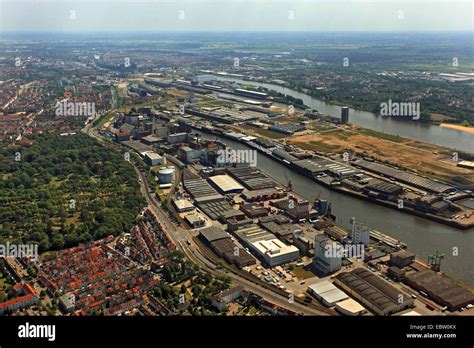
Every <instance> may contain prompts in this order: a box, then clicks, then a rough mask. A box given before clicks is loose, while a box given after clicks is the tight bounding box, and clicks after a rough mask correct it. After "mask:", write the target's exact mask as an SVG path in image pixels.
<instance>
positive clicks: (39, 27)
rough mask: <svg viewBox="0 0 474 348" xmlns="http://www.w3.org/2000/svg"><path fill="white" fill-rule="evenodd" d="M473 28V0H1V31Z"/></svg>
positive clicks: (373, 30)
mask: <svg viewBox="0 0 474 348" xmlns="http://www.w3.org/2000/svg"><path fill="white" fill-rule="evenodd" d="M473 30H474V1H472V0H0V32H11V31H15V32H16V31H26V32H31V31H33V32H160V31H171V32H175V31H215V32H226V31H250V32H251V31H329V32H334V31H342V32H348V31H349V32H350V31H371V32H379V31H380V32H383V31H388V32H394V31H395V32H396V31H473Z"/></svg>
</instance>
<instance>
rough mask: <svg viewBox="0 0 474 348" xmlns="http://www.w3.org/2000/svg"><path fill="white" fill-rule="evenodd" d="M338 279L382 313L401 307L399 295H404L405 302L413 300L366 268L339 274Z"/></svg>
mask: <svg viewBox="0 0 474 348" xmlns="http://www.w3.org/2000/svg"><path fill="white" fill-rule="evenodd" d="M336 279H338V280H339V281H340V282H341V283H343V284H345V285H346V286H347V287H349V288H351V289H352V290H353V291H354V292H356V293H358V294H359V295H360V296H361V297H363V298H364V299H365V300H366V301H368V302H370V303H371V304H372V305H373V306H374V307H377V308H378V309H379V310H380V311H385V310H386V309H388V308H389V307H391V306H392V305H400V304H401V303H399V295H402V297H401V298H402V299H403V302H406V301H409V300H411V297H410V296H408V294H406V293H404V292H402V291H400V290H397V289H396V288H395V287H393V286H392V285H390V284H389V283H387V282H386V281H384V280H382V279H381V278H380V277H378V276H376V275H375V274H373V273H372V272H370V271H368V270H366V269H364V268H356V269H354V270H353V271H351V272H344V273H339V274H338V275H337V276H336Z"/></svg>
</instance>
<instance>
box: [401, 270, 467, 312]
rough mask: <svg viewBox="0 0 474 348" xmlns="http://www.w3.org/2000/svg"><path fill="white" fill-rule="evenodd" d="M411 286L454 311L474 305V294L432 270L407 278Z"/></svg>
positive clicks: (410, 275)
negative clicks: (470, 304) (467, 305)
mask: <svg viewBox="0 0 474 348" xmlns="http://www.w3.org/2000/svg"><path fill="white" fill-rule="evenodd" d="M406 278H407V280H408V281H409V282H410V285H412V286H414V287H415V288H417V289H420V290H423V291H424V292H426V293H428V294H429V295H430V296H432V297H434V298H435V300H438V301H439V302H441V303H443V304H445V305H447V306H449V307H450V308H452V309H455V308H458V307H460V306H463V305H465V304H468V303H474V293H472V292H471V291H469V290H468V289H466V288H463V287H461V286H459V285H456V284H454V283H452V282H451V280H449V279H448V278H446V277H443V276H441V275H439V274H438V273H436V272H435V271H433V270H431V269H426V270H424V271H420V272H415V273H413V274H409V275H407V276H406Z"/></svg>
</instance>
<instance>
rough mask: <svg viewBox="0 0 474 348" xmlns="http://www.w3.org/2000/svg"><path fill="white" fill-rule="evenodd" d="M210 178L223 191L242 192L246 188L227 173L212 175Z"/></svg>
mask: <svg viewBox="0 0 474 348" xmlns="http://www.w3.org/2000/svg"><path fill="white" fill-rule="evenodd" d="M209 180H210V181H211V182H212V183H214V185H215V186H216V187H217V188H218V189H219V190H220V191H221V192H223V193H231V192H238V191H240V192H242V191H243V190H244V187H243V186H242V185H240V184H239V183H238V182H237V181H235V180H234V179H232V178H231V177H230V176H229V175H226V174H223V175H215V176H211V177H210V178H209Z"/></svg>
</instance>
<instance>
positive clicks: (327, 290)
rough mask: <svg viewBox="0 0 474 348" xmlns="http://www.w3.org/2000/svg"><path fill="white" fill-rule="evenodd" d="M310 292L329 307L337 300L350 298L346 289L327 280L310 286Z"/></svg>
mask: <svg viewBox="0 0 474 348" xmlns="http://www.w3.org/2000/svg"><path fill="white" fill-rule="evenodd" d="M308 292H309V293H310V294H311V295H314V296H315V297H316V298H317V299H318V300H319V301H321V302H322V303H323V304H324V305H325V306H327V307H332V306H334V305H335V304H336V303H337V302H339V301H342V300H346V299H348V298H349V296H347V294H346V293H344V291H342V290H340V289H338V288H336V287H335V286H334V284H333V283H331V282H330V281H327V280H325V281H322V282H319V283H316V284H312V285H310V286H308Z"/></svg>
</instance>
